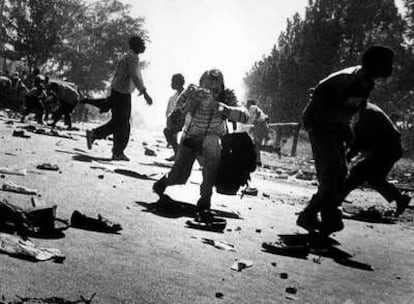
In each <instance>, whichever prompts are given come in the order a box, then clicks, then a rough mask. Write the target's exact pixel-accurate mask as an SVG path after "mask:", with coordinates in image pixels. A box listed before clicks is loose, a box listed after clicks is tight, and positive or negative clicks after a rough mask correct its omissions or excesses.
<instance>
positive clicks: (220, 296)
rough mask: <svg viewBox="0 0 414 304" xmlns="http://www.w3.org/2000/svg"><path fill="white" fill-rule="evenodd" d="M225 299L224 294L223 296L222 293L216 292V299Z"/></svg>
mask: <svg viewBox="0 0 414 304" xmlns="http://www.w3.org/2000/svg"><path fill="white" fill-rule="evenodd" d="M223 297H224V294H223V293H221V292H216V298H218V299H223Z"/></svg>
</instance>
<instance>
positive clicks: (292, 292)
mask: <svg viewBox="0 0 414 304" xmlns="http://www.w3.org/2000/svg"><path fill="white" fill-rule="evenodd" d="M285 291H286V292H287V293H290V294H296V293H297V292H298V289H297V288H296V287H286V290H285Z"/></svg>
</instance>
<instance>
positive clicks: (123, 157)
mask: <svg viewBox="0 0 414 304" xmlns="http://www.w3.org/2000/svg"><path fill="white" fill-rule="evenodd" d="M112 160H124V161H129V157H128V156H126V155H125V154H124V153H122V154H113V155H112Z"/></svg>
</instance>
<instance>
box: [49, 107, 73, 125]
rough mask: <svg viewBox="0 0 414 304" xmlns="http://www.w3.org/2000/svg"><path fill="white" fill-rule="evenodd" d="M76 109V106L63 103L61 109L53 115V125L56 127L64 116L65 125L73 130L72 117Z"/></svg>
mask: <svg viewBox="0 0 414 304" xmlns="http://www.w3.org/2000/svg"><path fill="white" fill-rule="evenodd" d="M74 108H75V105H73V104H68V103H65V102H61V103H60V105H59V108H58V109H57V110H56V112H55V113H53V125H56V123H57V122H58V121H59V120H60V119H61V118H62V116H64V117H65V125H67V126H68V128H72V119H71V117H70V115H71V113H72V111H73V109H74Z"/></svg>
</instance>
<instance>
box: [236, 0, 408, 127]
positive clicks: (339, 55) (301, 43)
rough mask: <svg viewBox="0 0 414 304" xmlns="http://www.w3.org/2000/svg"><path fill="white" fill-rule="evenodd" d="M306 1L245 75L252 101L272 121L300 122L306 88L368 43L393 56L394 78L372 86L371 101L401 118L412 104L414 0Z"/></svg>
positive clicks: (355, 60)
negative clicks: (401, 7)
mask: <svg viewBox="0 0 414 304" xmlns="http://www.w3.org/2000/svg"><path fill="white" fill-rule="evenodd" d="M404 9H405V11H404V13H403V14H401V13H400V12H399V11H398V9H397V7H396V5H395V2H394V0H371V1H360V0H310V1H309V3H308V5H307V7H306V10H305V14H304V16H303V17H302V16H301V15H300V14H298V13H297V14H295V15H294V16H293V17H292V18H289V19H288V20H287V26H286V29H285V30H284V31H283V32H282V33H281V34H280V36H279V39H278V41H277V42H276V43H275V45H274V46H273V49H272V51H271V52H270V54H268V55H265V56H263V58H262V59H261V60H258V61H257V62H255V63H254V65H253V66H252V67H251V69H250V71H248V72H247V73H246V75H245V77H244V83H245V85H246V87H247V91H248V95H249V97H250V98H255V99H257V100H258V101H259V103H260V105H261V106H262V107H263V108H264V109H265V110H266V111H267V113H269V115H270V117H271V120H272V121H276V122H284V121H285V122H286V121H301V113H302V110H303V108H304V106H305V104H306V103H307V101H308V98H309V94H308V90H309V89H310V88H312V87H314V86H315V85H316V84H317V82H318V81H320V80H321V79H323V78H324V77H326V76H328V75H329V74H330V73H332V72H334V71H336V70H339V69H341V68H344V67H347V66H352V65H356V64H359V62H360V61H359V60H360V56H361V54H362V52H363V51H364V50H365V49H366V48H367V47H369V46H371V45H385V46H388V47H391V48H392V49H393V50H394V52H395V66H394V73H393V77H392V78H390V79H389V80H387V81H383V82H380V83H377V84H376V89H375V90H374V92H373V94H371V97H370V98H371V100H372V101H374V102H375V103H377V104H379V105H380V106H381V107H382V108H383V109H384V110H385V111H386V112H388V113H390V114H392V115H398V116H399V117H404V115H407V114H408V115H410V114H411V113H413V110H414V108H413V106H414V92H413V83H414V56H413V54H414V49H413V46H414V1H412V0H404Z"/></svg>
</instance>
